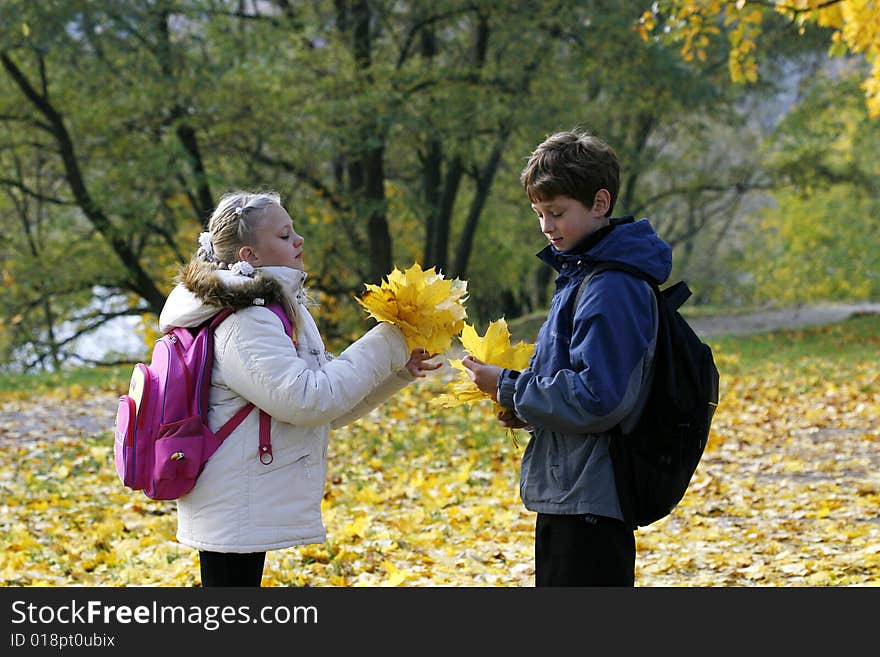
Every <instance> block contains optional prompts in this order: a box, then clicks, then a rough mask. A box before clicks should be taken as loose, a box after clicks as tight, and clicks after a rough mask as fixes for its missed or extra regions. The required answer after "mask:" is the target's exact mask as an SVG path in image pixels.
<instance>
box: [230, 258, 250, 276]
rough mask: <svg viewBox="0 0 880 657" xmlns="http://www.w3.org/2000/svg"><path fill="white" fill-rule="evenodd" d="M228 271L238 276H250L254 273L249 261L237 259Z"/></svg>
mask: <svg viewBox="0 0 880 657" xmlns="http://www.w3.org/2000/svg"><path fill="white" fill-rule="evenodd" d="M229 271H231V272H232V273H233V274H236V275H238V276H247V277H249V278H250V277H253V275H254V266H253V265H252V264H251V263H249V262H246V261H244V260H239V261H238V262H236V263H235V264H234V265H232V266H231V267H230V268H229Z"/></svg>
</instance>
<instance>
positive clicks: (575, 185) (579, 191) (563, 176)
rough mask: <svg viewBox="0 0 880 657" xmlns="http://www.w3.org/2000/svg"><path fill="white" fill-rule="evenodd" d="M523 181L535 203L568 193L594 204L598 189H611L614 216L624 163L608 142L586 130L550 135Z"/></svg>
mask: <svg viewBox="0 0 880 657" xmlns="http://www.w3.org/2000/svg"><path fill="white" fill-rule="evenodd" d="M520 182H521V183H522V185H523V188H524V189H525V190H526V194H528V196H529V199H530V200H531V201H532V202H533V203H534V202H538V201H548V200H550V199H553V198H556V197H557V196H561V195H565V196H568V197H571V198H573V199H575V200H577V201H580V202H581V203H583V204H584V206H585V207H587V208H592V207H593V201H594V199H595V198H596V192H598V191H599V190H600V189H607V190H608V193H609V194H610V195H611V203H610V205H609V206H608V212H606V213H605V216H607V217H610V216H611V211H612V210H613V209H614V203H615V202H616V201H617V194H618V192H619V191H620V162H619V161H618V159H617V154H616V153H615V152H614V149H613V148H611V146H609V145H608V144H606V143H605V142H604V141H602V140H601V139H599V138H598V137H595V136H593V135H591V134H589V133H586V132H579V131H575V130H566V131H563V132H557V133H556V134H553V135H550V136H549V137H547V139H545V140H544V141H543V142H541V143H540V144H539V145H538V147H537V148H536V149H535V150H534V152H532V154H531V156H530V157H529V161H528V163H527V164H526V166H525V168H524V169H523V171H522V173H521V174H520Z"/></svg>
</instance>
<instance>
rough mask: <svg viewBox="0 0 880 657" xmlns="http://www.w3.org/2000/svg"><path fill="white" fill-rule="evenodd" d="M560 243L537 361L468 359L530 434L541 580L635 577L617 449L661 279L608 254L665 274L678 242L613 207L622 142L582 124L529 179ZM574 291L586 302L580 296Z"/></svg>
mask: <svg viewBox="0 0 880 657" xmlns="http://www.w3.org/2000/svg"><path fill="white" fill-rule="evenodd" d="M520 180H521V182H522V184H523V187H524V189H525V191H526V193H527V194H528V197H529V199H530V201H531V205H532V208H533V209H534V211H535V213H536V214H537V215H538V222H539V224H540V227H541V231H542V232H543V233H544V235H545V236H546V237H547V239H548V240H549V241H550V244H549V245H548V246H547V247H545V248H544V249H543V250H542V251H540V252H539V253H538V254H537V255H538V257H539V258H541V260H543V261H544V262H546V263H547V264H549V265H550V266H551V267H553V268H554V269H556V271H557V277H556V291H555V293H554V295H553V299H552V301H551V304H550V310H549V313H548V316H547V320H546V321H545V322H544V325H543V326H542V327H541V329H540V331H539V332H538V336H537V339H536V341H535V352H534V356H533V357H532V360H531V363H530V364H529V368H528V369H526V370H523V371H521V372H517V371H511V370H509V369H502V368H500V367H496V366H494V365H489V364H487V363H483V362H481V361H479V360H477V359H475V358H472V357H468V358H466V359H465V360H464V365H465V366H466V367H467V368H468V370H469V372H470V376H471V378H472V379H473V380H474V382H475V383H476V384H477V386H478V387H479V388H480V389H481V390H483V391H484V392H486V393H488V394H490V395H492V396H493V398H495V399H496V400H497V401H498V403H499V404H501V405H502V406H503V407H504V408H505V409H507V410H505V411H504V412H502V413H501V414H499V416H498V419H499V421H501V423H502V424H503V425H504V426H505V427H512V428H524V429H527V430H528V431H529V433H530V434H531V438H530V440H529V443H528V445H527V447H526V450H525V452H524V453H523V459H522V467H521V472H520V496H521V497H522V500H523V504H524V505H525V507H526V508H527V509H529V510H531V511H535V512H537V514H538V515H537V519H536V523H535V585H536V586H633V585H634V583H635V552H636V550H635V536H634V530H635V527H633V526H631V525H629V524H627V523H625V522H624V519H623V514H622V513H621V509H620V503H619V500H618V497H617V492H616V489H615V482H614V472H613V470H612V465H611V460H610V457H609V454H608V441H609V432H610V430H611V429H612V428H613V427H614V426H615V425H617V424H619V423H621V421H624V423H625V424H628V423H630V422H634V421H635V420H636V418H637V416H638V412H639V410H640V408H641V405H642V403H643V402H642V399H641V397H642V391H643V390H646V389H647V386H648V384H649V382H650V380H649V379H650V375H651V362H652V359H653V355H654V346H655V343H656V336H657V308H656V301H655V300H654V295H653V292H652V291H651V287H650V286H649V285H648V284H647V283H646V282H645V281H643V280H641V279H639V278H636V277H635V276H632V275H630V274H628V273H626V272H622V271H618V270H610V271H603V272H600V273H598V274H596V275H595V276H594V277H593V278H592V279H591V280H590V281H589V284H587V285H586V286H584V288H583V291H582V293H581V294H580V296H579V297H577V294H578V288H579V287H580V284H581V282H582V281H583V280H584V278H585V277H586V276H589V275H590V273H591V270H592V269H593V267H594V266H595V265H596V263H597V262H599V261H608V260H614V261H618V262H624V263H626V264H628V265H631V266H633V267H637V268H638V269H640V270H642V271H644V272H645V273H647V274H649V275H650V276H652V277H653V278H654V279H656V281H657V282H658V284H660V283H662V282H664V281H665V280H666V279H667V277H668V276H669V273H670V271H671V269H672V249H671V248H670V247H669V245H668V244H666V243H665V242H664V241H663V240H661V239H660V238H659V237H658V236H657V234H656V233H655V232H654V229H653V228H652V227H651V225H650V223H649V222H648V221H647V220H645V219H643V220H640V221H636V222H629V223H626V222H621V223H617V221H616V220H612V219H611V218H610V217H611V213H612V210H613V208H614V203H615V201H616V199H617V193H618V189H619V180H620V171H619V163H618V159H617V155H616V154H615V152H614V151H613V150H612V148H611V147H610V146H608V145H607V144H606V143H604V142H603V141H601V140H600V139H597V138H596V137H594V136H591V135H588V134H585V133H582V132H570V131H569V132H560V133H557V134H554V135H552V136H550V137H548V138H547V139H546V140H545V141H544V142H543V143H541V144H540V145H539V146H538V147H537V149H535V151H534V153H532V155H531V157H530V158H529V160H528V163H527V164H526V167H525V169H524V170H523V172H522V174H521V178H520ZM575 303H576V304H577V307H575Z"/></svg>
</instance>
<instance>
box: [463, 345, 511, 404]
mask: <svg viewBox="0 0 880 657" xmlns="http://www.w3.org/2000/svg"><path fill="white" fill-rule="evenodd" d="M461 364H462V365H464V366H465V368H466V369H467V371H468V374H469V375H470V377H471V381H473V382H474V383H475V384H477V387H478V388H479V389H480V390H482V391H483V392H485V393H486V394H487V395H489V396H490V397H492V399H493V400H494V401H498V377H500V376H501V370H502V368H500V367H498V366H497V365H490V364H489V363H484V362H483V361H481V360H477V359H476V358H474V357H473V356H466V357H464V358H463V359H462V361H461Z"/></svg>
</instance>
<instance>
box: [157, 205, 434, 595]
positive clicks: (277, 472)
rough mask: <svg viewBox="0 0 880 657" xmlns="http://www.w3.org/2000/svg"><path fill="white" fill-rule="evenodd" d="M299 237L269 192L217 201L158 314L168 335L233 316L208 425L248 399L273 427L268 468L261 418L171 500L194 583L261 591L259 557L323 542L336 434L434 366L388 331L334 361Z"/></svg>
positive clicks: (379, 329) (222, 333) (222, 334)
mask: <svg viewBox="0 0 880 657" xmlns="http://www.w3.org/2000/svg"><path fill="white" fill-rule="evenodd" d="M303 241H304V240H303V238H302V237H301V236H300V235H298V234H297V233H296V231H295V230H294V228H293V223H292V222H291V219H290V216H289V215H288V214H287V212H286V210H285V209H284V208H283V207H282V206H281V202H280V198H279V196H278V195H277V194H275V193H270V192H264V193H248V192H241V191H240V192H232V193H228V194H225V195H224V196H223V197H222V198H221V199H220V201H219V203H218V205H217V208H216V209H215V210H214V213H213V215H212V216H211V221H210V225H209V232H207V233H202V235H201V236H200V238H199V242H200V246H199V249H198V251H197V253H196V255H195V256H194V257H193V259H192V260H191V261H190V262H189V264H187V265H186V266H185V267H184V268H183V270H182V271H181V273H180V275H179V276H178V285H177V286H176V287H175V288H174V290H173V291H172V292H171V294H170V295H169V297H168V299H167V301H166V303H165V307H164V308H163V310H162V314H161V316H160V318H159V325H160V329H161V330H162V331H166V330H168V329H170V328H171V327H174V326H184V327H190V326H198V325H200V324H201V323H203V322H204V321H205V320H206V319H208V318H209V317H211V316H213V315H214V314H215V313H217V311H218V310H219V309H220V308H224V307H234V308H236V309H237V312H235V313H233V314H232V315H230V316H229V317H228V318H227V319H225V320H224V321H223V322H222V323H221V324H220V325H219V326H218V327H217V329H216V331H215V333H214V366H213V373H212V378H211V389H210V400H209V408H208V423H209V425H210V426H211V428H212V429H214V430H216V429H217V428H219V427H220V426H221V425H222V424H223V423H225V422H226V421H227V420H228V419H229V418H230V417H232V415H233V414H234V413H235V412H236V411H238V410H239V409H240V408H241V407H242V406H244V405H245V404H246V403H247V402H252V403H253V404H254V405H255V406H256V407H257V408H259V409H262V410H264V411H265V412H266V413H268V414H269V415H270V416H271V418H272V420H271V459H270V458H265V456H266V455H265V454H263V456H264V458H263V459H261V458H260V454H258V442H259V433H260V431H259V416H260V413H258V412H257V411H256V409H255V410H254V411H252V412H251V413H250V414H249V415H248V417H247V418H246V419H245V421H244V422H242V424H240V425H239V426H238V428H236V429H235V430H234V431H233V432H232V433H231V434H230V435H229V437H228V438H226V440H225V441H224V442H223V444H222V445H221V446H220V448H219V449H218V450H217V451H216V452H215V453H214V455H213V456H212V457H211V458H210V460H209V461H208V462H207V463H206V465H205V468H204V470H203V471H202V473H201V475H200V476H199V478H198V481H197V482H196V485H195V488H193V490H192V491H190V493H188V494H187V495H185V496H184V497H183V498H181V499H180V500H179V501H178V505H177V540H179V541H180V542H181V543H183V544H184V545H188V546H190V547H193V548H196V549H198V550H199V566H200V570H201V578H202V586H260V582H261V579H262V574H263V565H264V562H265V557H266V551H267V550H277V549H280V548H285V547H288V546H291V545H301V544H306V543H321V542H323V541H324V539H325V535H326V534H325V529H324V525H323V521H322V518H321V499H322V497H323V494H324V480H325V476H326V471H327V442H328V435H329V431H330V429H331V428H336V427H340V426H343V425H345V424H347V423H349V422H352V421H354V420H356V419H357V418H359V417H361V416H362V415H364V414H366V413H368V412H369V411H370V410H372V409H373V408H375V407H376V406H378V405H379V404H380V403H382V402H383V401H385V400H386V399H387V398H388V397H390V396H391V395H392V394H394V393H395V392H397V391H398V390H399V389H401V388H403V387H404V386H405V385H407V384H408V383H409V382H411V381H413V380H415V378H416V377H423V376H425V372H426V371H427V370H434V369H437V368H438V367H440V363H437V364H432V363H428V362H426V361H427V360H428V359H429V358H431V357H433V355H431V354H428V353H426V352H425V351H424V350H415V351H413V352H411V353H409V352H408V349H407V346H406V340H405V339H404V337H403V334H402V333H401V332H400V330H399V329H398V328H397V327H395V326H392V325H390V324H384V323H383V324H379V325H377V326H375V327H374V328H373V329H371V330H370V331H368V332H367V333H366V334H365V335H364V336H363V337H361V338H360V339H358V340H357V341H355V342H354V343H353V344H351V346H349V347H348V348H347V349H346V350H345V351H343V352H342V354H340V355H339V356H338V357H336V358H332V357H331V356H330V355H329V354H328V353H327V352H326V351H325V350H324V343H323V341H322V339H321V336H320V334H319V332H318V328H317V326H316V325H315V321H314V319H313V318H312V316H311V314H310V313H309V311H308V309H307V308H306V305H305V299H306V297H305V292H304V290H303V281H304V280H305V278H306V273H305V271H304V269H303V260H302V255H303ZM272 304H281V305H282V306H283V308H284V310H285V313H286V315H287V317H288V318H289V320H290V322H291V324H292V326H293V333H294V335H293V339H291V337H290V336H288V334H287V333H286V332H285V328H284V324H283V322H282V320H281V318H280V317H279V316H278V315H276V314H275V312H273V311H272V310H271V309H269V308H267V306H269V305H272ZM267 461H271V462H268V463H267Z"/></svg>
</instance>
